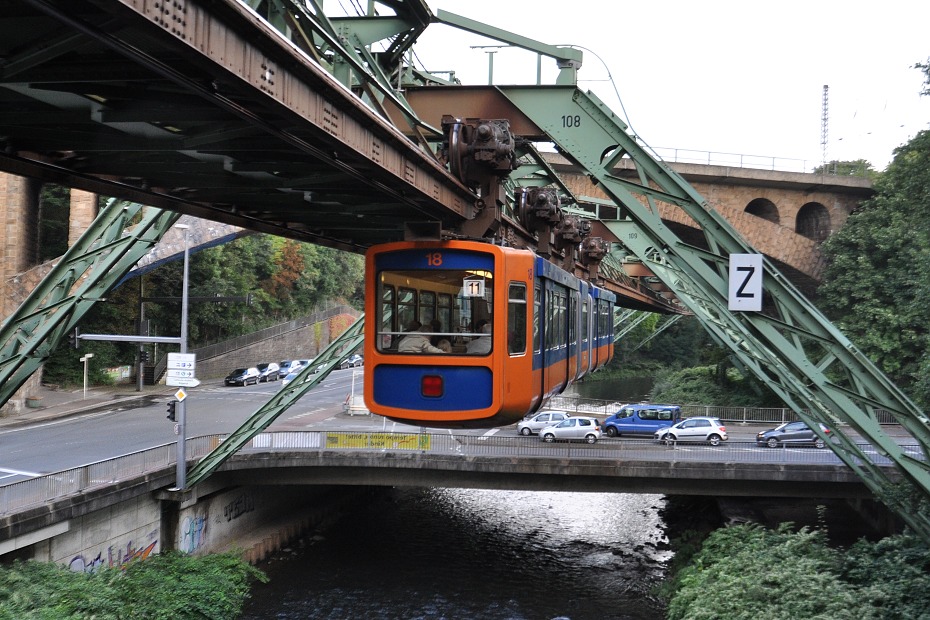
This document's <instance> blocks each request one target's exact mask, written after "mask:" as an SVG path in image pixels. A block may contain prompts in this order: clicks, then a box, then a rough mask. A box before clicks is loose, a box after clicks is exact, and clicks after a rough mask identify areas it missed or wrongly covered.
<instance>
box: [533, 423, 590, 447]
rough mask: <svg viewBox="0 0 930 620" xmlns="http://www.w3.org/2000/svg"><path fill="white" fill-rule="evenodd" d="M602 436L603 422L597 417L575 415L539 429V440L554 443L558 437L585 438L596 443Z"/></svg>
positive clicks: (565, 438)
mask: <svg viewBox="0 0 930 620" xmlns="http://www.w3.org/2000/svg"><path fill="white" fill-rule="evenodd" d="M600 438H601V423H600V422H599V421H598V420H597V419H596V418H588V417H583V416H575V417H571V418H566V419H564V420H562V421H561V422H559V423H558V424H556V425H555V426H547V427H546V428H544V429H542V430H541V431H539V440H540V441H545V442H547V443H552V442H553V441H555V440H557V439H564V440H569V441H570V440H572V439H583V440H584V441H586V442H588V443H595V442H596V441H597V440H598V439H600Z"/></svg>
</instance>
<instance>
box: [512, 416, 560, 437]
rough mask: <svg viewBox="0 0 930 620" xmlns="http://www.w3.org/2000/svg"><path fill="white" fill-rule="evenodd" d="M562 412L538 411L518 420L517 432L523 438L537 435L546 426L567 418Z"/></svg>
mask: <svg viewBox="0 0 930 620" xmlns="http://www.w3.org/2000/svg"><path fill="white" fill-rule="evenodd" d="M568 417H569V416H568V414H567V413H565V412H564V411H540V412H539V413H536V414H533V415H531V416H528V417H526V418H523V419H522V420H520V422H519V423H518V424H517V432H518V433H520V434H521V435H523V436H524V437H529V436H530V435H532V434H533V433H538V432H539V431H541V430H542V429H544V428H546V427H547V426H553V425H555V424H558V423H559V422H561V421H562V420H564V419H566V418H568Z"/></svg>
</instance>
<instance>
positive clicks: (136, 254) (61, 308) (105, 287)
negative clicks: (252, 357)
mask: <svg viewBox="0 0 930 620" xmlns="http://www.w3.org/2000/svg"><path fill="white" fill-rule="evenodd" d="M179 217H180V214H179V213H173V212H171V211H162V210H161V209H154V208H150V207H143V206H142V205H140V204H137V203H131V202H126V201H121V200H116V199H111V200H110V201H109V202H108V203H107V206H106V207H105V208H104V209H103V210H101V211H100V214H99V215H98V216H97V218H96V219H95V220H94V221H93V223H91V225H90V227H89V228H88V229H87V230H86V231H84V234H83V235H81V238H80V239H78V241H77V242H76V243H75V244H74V245H72V246H71V247H70V248H68V251H67V252H66V253H65V255H64V256H62V257H61V259H59V261H58V263H57V264H56V265H55V266H54V267H53V268H52V270H51V272H49V274H48V275H47V276H45V278H44V279H43V280H42V282H40V283H39V285H38V286H37V287H36V288H35V290H33V291H32V293H31V294H30V295H29V296H28V297H27V298H26V300H25V301H24V302H23V303H22V304H21V305H20V306H19V308H18V309H17V310H16V311H15V312H14V313H13V314H12V315H10V317H9V318H8V319H7V320H6V321H5V322H4V323H3V326H2V327H0V404H5V403H6V402H7V401H8V400H9V399H10V397H11V396H12V395H13V394H14V393H15V392H16V390H18V389H19V388H20V387H21V386H22V385H23V383H25V382H26V380H27V379H28V378H29V377H30V376H31V375H32V373H34V372H35V371H36V370H38V368H39V367H40V366H41V365H42V363H43V362H44V361H45V360H46V359H48V357H49V355H51V352H52V351H53V350H54V349H55V347H57V346H58V343H59V341H60V340H61V338H62V337H63V336H64V335H66V334H68V333H69V332H71V330H73V329H74V327H75V326H76V325H77V324H78V322H80V320H81V318H82V317H83V316H84V315H85V314H86V313H87V311H88V310H90V309H91V308H92V307H93V305H94V304H95V303H96V302H98V301H100V300H101V299H103V297H104V296H105V295H106V294H107V291H109V290H110V289H112V288H113V287H114V286H115V285H116V284H117V283H118V282H119V281H120V280H121V279H122V278H123V277H124V276H125V275H126V274H127V273H129V271H130V270H131V269H132V268H133V266H135V264H136V263H138V262H139V259H141V258H142V257H143V256H145V255H146V253H148V251H149V250H150V249H151V248H152V246H154V245H155V244H156V243H158V241H159V240H160V239H161V238H162V235H164V234H165V233H166V232H167V231H168V229H170V228H171V226H172V225H173V224H174V223H175V222H176V221H177V219H178V218H179ZM130 227H131V228H130Z"/></svg>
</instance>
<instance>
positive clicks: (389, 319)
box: [379, 284, 397, 349]
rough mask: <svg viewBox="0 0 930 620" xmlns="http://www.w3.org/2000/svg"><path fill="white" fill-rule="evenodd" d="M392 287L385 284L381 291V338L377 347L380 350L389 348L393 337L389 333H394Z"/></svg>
mask: <svg viewBox="0 0 930 620" xmlns="http://www.w3.org/2000/svg"><path fill="white" fill-rule="evenodd" d="M394 294H395V293H394V287H393V286H391V285H389V284H387V285H384V288H383V289H382V291H381V332H382V333H381V338H380V341H379V347H380V348H381V349H387V348H390V346H391V343H392V342H393V341H394V337H393V336H392V335H391V333H390V332H395V331H397V329H396V328H395V327H394V314H395V313H394V301H395V297H394Z"/></svg>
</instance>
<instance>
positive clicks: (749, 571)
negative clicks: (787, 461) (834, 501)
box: [663, 524, 930, 620]
mask: <svg viewBox="0 0 930 620" xmlns="http://www.w3.org/2000/svg"><path fill="white" fill-rule="evenodd" d="M663 591H664V592H673V594H672V595H671V597H670V600H669V606H668V619H669V620H767V619H771V620H776V619H782V618H791V619H792V620H844V619H857V620H880V619H885V618H888V619H891V618H907V619H908V620H928V619H930V554H928V548H927V545H926V543H924V542H923V541H921V540H919V539H917V538H915V537H912V536H892V537H889V538H885V539H883V540H880V541H878V542H874V543H873V542H868V541H865V540H861V541H859V542H857V543H856V544H855V545H853V546H852V547H851V548H850V549H849V550H838V549H833V548H831V547H829V546H828V544H827V537H826V534H825V533H824V532H822V531H820V530H813V531H811V530H808V529H807V528H802V529H801V530H800V531H796V532H795V531H793V530H792V525H791V524H782V525H781V526H780V527H779V528H778V529H776V530H770V529H767V528H764V527H762V526H759V525H754V524H751V525H738V526H732V527H728V528H723V529H718V530H716V531H714V532H713V533H712V534H711V535H710V536H708V537H707V539H706V540H705V541H704V543H703V545H702V546H701V549H700V551H698V552H697V553H696V554H694V556H693V557H692V558H691V560H690V562H689V563H688V564H687V566H686V567H684V568H683V569H681V570H680V571H679V572H678V573H677V574H676V575H674V576H673V578H672V581H671V583H669V584H667V585H666V587H664V588H663Z"/></svg>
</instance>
